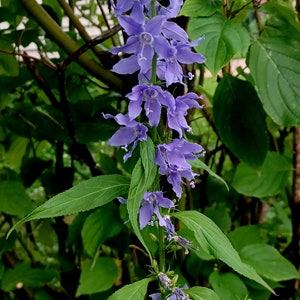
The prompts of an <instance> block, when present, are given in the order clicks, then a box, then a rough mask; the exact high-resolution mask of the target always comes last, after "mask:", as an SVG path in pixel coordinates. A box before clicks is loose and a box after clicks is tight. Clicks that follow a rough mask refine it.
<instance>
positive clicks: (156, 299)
mask: <svg viewBox="0 0 300 300" xmlns="http://www.w3.org/2000/svg"><path fill="white" fill-rule="evenodd" d="M149 297H151V299H152V300H160V293H155V294H151V295H149Z"/></svg>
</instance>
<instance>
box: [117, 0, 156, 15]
mask: <svg viewBox="0 0 300 300" xmlns="http://www.w3.org/2000/svg"><path fill="white" fill-rule="evenodd" d="M150 1H151V0H139V1H136V0H118V1H117V5H115V6H114V5H113V7H114V11H115V15H116V16H120V15H122V14H123V13H125V12H128V11H129V10H131V14H134V12H135V11H136V10H141V11H143V8H144V5H147V6H148V5H149V4H150ZM111 2H112V1H111Z"/></svg>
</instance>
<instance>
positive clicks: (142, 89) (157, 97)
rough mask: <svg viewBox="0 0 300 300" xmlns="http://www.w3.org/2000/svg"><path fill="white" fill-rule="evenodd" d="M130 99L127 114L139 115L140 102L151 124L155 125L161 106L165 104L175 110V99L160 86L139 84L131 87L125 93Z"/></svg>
mask: <svg viewBox="0 0 300 300" xmlns="http://www.w3.org/2000/svg"><path fill="white" fill-rule="evenodd" d="M126 96H127V97H128V98H129V99H130V100H131V101H130V103H129V106H128V115H129V117H130V119H131V120H132V119H134V118H136V117H137V116H139V115H140V113H141V111H142V104H144V110H145V112H146V116H147V117H148V120H149V124H150V125H151V126H155V127H156V126H157V125H158V123H159V120H160V115H161V106H162V105H165V106H167V107H168V108H169V109H171V110H175V100H174V98H173V96H172V95H171V94H170V93H169V92H166V91H163V90H162V88H161V87H160V86H153V85H146V84H141V85H137V86H135V87H134V88H133V89H132V92H131V93H129V94H127V95H126Z"/></svg>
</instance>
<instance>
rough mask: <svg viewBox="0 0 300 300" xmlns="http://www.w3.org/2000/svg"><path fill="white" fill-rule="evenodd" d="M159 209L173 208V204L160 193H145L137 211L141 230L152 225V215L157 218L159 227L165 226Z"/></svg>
mask: <svg viewBox="0 0 300 300" xmlns="http://www.w3.org/2000/svg"><path fill="white" fill-rule="evenodd" d="M159 207H163V208H173V207H174V203H173V202H172V201H171V200H170V199H168V198H165V197H164V196H163V193H162V192H161V191H157V192H146V193H145V194H144V197H143V199H142V203H141V207H140V210H139V216H140V228H141V229H143V228H144V227H145V226H146V225H148V224H149V225H153V222H152V217H153V215H155V216H156V217H157V219H158V223H159V226H163V227H166V226H167V224H166V221H165V219H164V218H163V217H162V216H161V214H160V211H159Z"/></svg>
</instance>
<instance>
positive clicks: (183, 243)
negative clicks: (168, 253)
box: [170, 234, 196, 255]
mask: <svg viewBox="0 0 300 300" xmlns="http://www.w3.org/2000/svg"><path fill="white" fill-rule="evenodd" d="M170 240H173V241H174V242H175V243H176V244H178V245H180V246H181V247H182V248H183V249H184V253H185V254H186V255H187V254H189V249H193V250H195V249H196V248H195V247H193V245H192V242H191V241H189V240H187V239H186V238H184V237H182V236H180V235H177V234H174V235H172V236H171V238H170Z"/></svg>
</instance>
